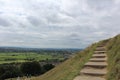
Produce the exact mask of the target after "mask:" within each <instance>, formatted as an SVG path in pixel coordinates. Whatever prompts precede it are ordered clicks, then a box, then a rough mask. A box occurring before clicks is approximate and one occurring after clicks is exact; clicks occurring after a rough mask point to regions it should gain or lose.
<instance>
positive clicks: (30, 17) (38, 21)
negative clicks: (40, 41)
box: [27, 16, 40, 26]
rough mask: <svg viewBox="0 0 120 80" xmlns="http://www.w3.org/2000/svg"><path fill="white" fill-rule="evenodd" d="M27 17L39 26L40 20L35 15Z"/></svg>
mask: <svg viewBox="0 0 120 80" xmlns="http://www.w3.org/2000/svg"><path fill="white" fill-rule="evenodd" d="M27 19H28V21H29V22H30V23H31V24H32V25H34V26H38V25H39V24H40V20H38V19H37V18H35V17H33V16H29V17H28V18H27Z"/></svg>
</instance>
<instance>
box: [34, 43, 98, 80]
mask: <svg viewBox="0 0 120 80" xmlns="http://www.w3.org/2000/svg"><path fill="white" fill-rule="evenodd" d="M96 46H97V44H94V45H92V46H91V47H88V48H86V49H85V50H84V51H81V52H79V53H77V55H75V56H74V57H72V58H70V59H69V60H67V61H65V62H63V63H62V64H60V65H58V66H57V67H56V68H54V69H52V70H51V71H49V72H47V73H46V74H44V75H42V76H39V77H35V78H33V79H32V80H73V78H74V77H75V76H77V75H78V74H79V71H80V70H81V69H82V67H83V65H84V64H85V63H86V62H87V61H88V60H89V58H90V57H91V56H92V54H93V51H94V49H95V48H96Z"/></svg>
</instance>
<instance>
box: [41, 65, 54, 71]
mask: <svg viewBox="0 0 120 80" xmlns="http://www.w3.org/2000/svg"><path fill="white" fill-rule="evenodd" d="M54 67H55V66H54V65H52V64H45V65H44V66H43V69H44V70H45V72H47V71H49V70H51V69H52V68H54Z"/></svg>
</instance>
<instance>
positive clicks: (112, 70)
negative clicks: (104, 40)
mask: <svg viewBox="0 0 120 80" xmlns="http://www.w3.org/2000/svg"><path fill="white" fill-rule="evenodd" d="M107 51H108V52H107V53H108V74H107V80H120V35H118V36H116V37H114V38H111V39H110V40H109V42H108V44H107Z"/></svg>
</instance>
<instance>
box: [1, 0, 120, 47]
mask: <svg viewBox="0 0 120 80" xmlns="http://www.w3.org/2000/svg"><path fill="white" fill-rule="evenodd" d="M2 2H3V3H4V4H3V5H2V6H1V5H0V7H1V10H0V12H4V13H0V15H1V16H3V17H4V18H0V25H1V26H9V27H0V33H1V34H0V37H1V39H0V45H3V46H4V45H6V46H29V47H46V48H48V47H51V48H53V47H54V48H56V47H57V48H58V47H59V48H69V47H71V48H81V47H86V46H88V45H89V44H91V43H93V42H95V41H98V40H101V39H105V38H108V37H111V36H113V35H115V34H118V33H120V31H119V30H120V27H119V26H120V23H119V21H120V15H119V13H120V11H119V9H120V6H119V4H120V3H118V2H116V3H115V1H113V0H29V1H27V0H21V1H19V0H13V2H10V1H9V0H3V1H2ZM0 3H1V2H0ZM8 3H9V4H8ZM11 3H12V5H11ZM16 4H17V5H16ZM6 9H7V11H6ZM8 19H9V20H8ZM8 40H9V41H8Z"/></svg>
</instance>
